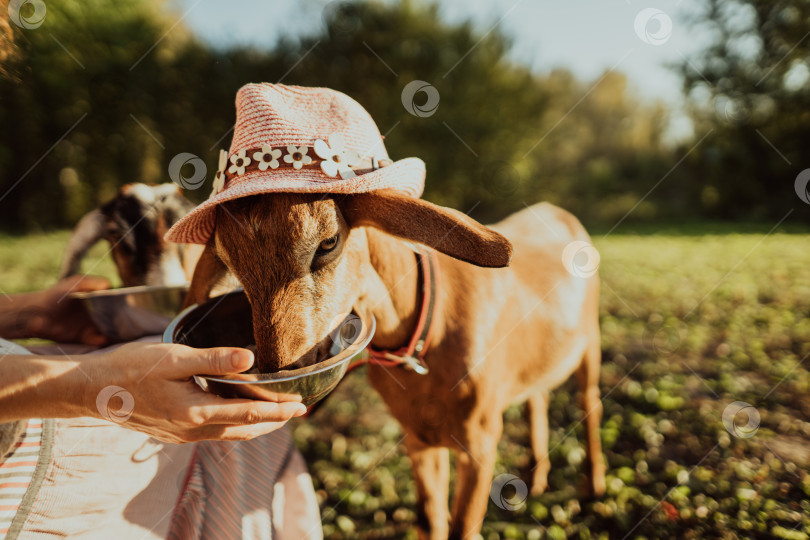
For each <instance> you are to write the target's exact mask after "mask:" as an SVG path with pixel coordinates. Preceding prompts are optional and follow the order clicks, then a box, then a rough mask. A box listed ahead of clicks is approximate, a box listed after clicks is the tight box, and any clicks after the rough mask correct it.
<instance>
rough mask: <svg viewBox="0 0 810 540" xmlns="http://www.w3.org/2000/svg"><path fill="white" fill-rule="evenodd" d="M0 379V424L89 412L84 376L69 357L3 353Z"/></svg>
mask: <svg viewBox="0 0 810 540" xmlns="http://www.w3.org/2000/svg"><path fill="white" fill-rule="evenodd" d="M0 381H1V382H2V384H0V424H2V423H6V422H13V421H16V420H23V419H26V418H71V417H77V416H87V415H89V411H88V408H87V403H86V401H87V400H86V399H85V396H84V393H85V389H86V388H87V379H86V378H85V376H84V374H83V372H82V368H81V363H80V361H75V360H72V359H70V357H55V356H36V355H33V356H32V355H13V354H10V355H7V356H5V357H2V358H0Z"/></svg>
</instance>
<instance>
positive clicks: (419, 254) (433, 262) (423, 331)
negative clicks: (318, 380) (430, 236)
mask: <svg viewBox="0 0 810 540" xmlns="http://www.w3.org/2000/svg"><path fill="white" fill-rule="evenodd" d="M414 251H415V253H416V265H417V270H418V272H419V276H418V281H419V283H421V286H422V303H421V308H420V310H419V319H418V320H417V323H416V328H415V329H414V331H413V335H412V336H411V339H410V340H409V341H408V344H407V345H405V346H404V347H401V348H399V349H395V350H391V349H377V348H374V347H372V346H369V347H368V357H367V358H363V359H360V360H358V361H357V362H354V363H353V364H351V365H350V366H349V370H351V369H354V368H355V367H358V366H361V365H363V364H365V363H369V364H377V365H380V366H402V367H404V368H407V369H410V370H411V371H414V372H416V373H418V374H420V375H425V374H427V373H428V367H427V364H425V361H424V358H425V354H427V350H428V347H429V346H430V335H431V329H432V328H433V324H432V323H433V317H434V314H435V311H436V295H437V292H438V290H439V278H440V274H439V260H438V257H437V256H436V251H435V250H433V249H430V248H428V247H425V246H419V247H418V248H416V249H415V250H414ZM347 371H348V370H347Z"/></svg>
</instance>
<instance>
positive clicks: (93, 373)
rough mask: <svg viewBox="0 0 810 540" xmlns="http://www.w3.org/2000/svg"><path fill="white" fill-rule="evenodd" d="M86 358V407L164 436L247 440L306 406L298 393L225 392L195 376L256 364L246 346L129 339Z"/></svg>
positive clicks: (170, 438)
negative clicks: (288, 397) (227, 395)
mask: <svg viewBox="0 0 810 540" xmlns="http://www.w3.org/2000/svg"><path fill="white" fill-rule="evenodd" d="M85 358H86V359H87V360H86V361H83V362H82V364H83V365H82V371H86V372H87V375H88V376H89V378H90V380H91V381H92V382H91V383H90V384H87V385H86V387H85V388H86V390H85V395H84V402H85V404H84V407H85V408H86V409H87V410H89V411H91V413H92V414H93V416H96V417H98V418H104V419H106V420H112V421H114V422H117V423H120V424H121V425H122V426H123V427H127V428H130V429H134V430H136V431H141V432H143V433H147V434H149V435H151V436H152V437H154V438H156V439H159V440H161V441H164V442H172V443H184V442H192V441H199V440H204V439H214V440H248V439H252V438H254V437H258V436H259V435H264V434H265V433H269V432H271V431H274V430H276V429H278V428H280V427H281V426H283V425H284V424H285V423H286V422H287V421H288V420H290V419H291V418H294V417H296V416H301V415H303V414H304V413H305V412H306V407H305V406H304V405H303V404H302V403H300V402H299V401H286V402H280V403H272V402H266V401H256V400H250V399H224V398H221V397H219V396H216V395H214V394H209V393H208V392H205V391H203V390H202V389H201V388H200V387H199V386H197V384H196V383H195V382H194V380H193V379H192V376H193V375H199V374H206V375H228V374H234V373H239V372H242V371H245V370H247V369H250V367H251V366H252V365H253V353H252V352H250V351H248V350H247V349H238V348H232V347H219V348H215V349H193V348H191V347H186V346H185V345H170V344H163V343H130V344H128V345H123V346H121V347H119V348H117V349H114V350H112V351H109V352H104V353H99V354H94V355H87V356H86V357H85Z"/></svg>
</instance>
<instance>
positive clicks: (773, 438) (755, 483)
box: [0, 226, 810, 539]
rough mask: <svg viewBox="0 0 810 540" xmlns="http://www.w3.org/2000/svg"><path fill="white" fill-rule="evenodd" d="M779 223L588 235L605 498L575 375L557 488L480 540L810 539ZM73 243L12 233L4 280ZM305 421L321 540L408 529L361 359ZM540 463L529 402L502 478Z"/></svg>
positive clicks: (797, 290) (388, 442)
mask: <svg viewBox="0 0 810 540" xmlns="http://www.w3.org/2000/svg"><path fill="white" fill-rule="evenodd" d="M769 228H770V227H766V228H762V227H758V226H755V227H754V228H747V229H743V230H745V231H746V233H745V234H732V233H731V231H730V230H727V229H725V228H724V227H722V226H718V227H706V228H704V229H703V231H704V232H713V233H715V234H704V235H700V234H698V233H699V232H700V229H699V228H695V229H690V228H686V229H685V230H681V231H678V230H673V229H671V228H665V229H663V230H666V231H667V233H662V232H660V230H662V229H659V231H658V232H656V231H655V230H653V229H649V230H643V231H641V230H639V231H637V232H638V233H639V234H638V235H633V234H628V232H629V231H623V234H621V235H617V234H615V233H614V234H612V235H610V236H608V237H607V238H603V237H601V236H600V235H599V234H598V233H597V234H595V235H594V238H595V243H596V246H597V247H598V248H599V250H600V252H601V255H602V265H601V268H600V272H601V275H602V282H603V289H602V339H603V351H604V362H603V368H602V379H601V381H602V383H601V387H602V394H603V397H604V409H605V414H604V420H603V423H602V440H603V444H604V450H605V455H606V458H607V461H608V466H609V470H608V493H607V495H606V496H605V497H603V498H601V499H599V500H588V499H587V498H585V497H583V496H582V492H581V491H580V490H579V488H578V486H579V485H580V484H581V482H582V480H583V466H582V464H580V463H579V461H580V460H581V457H582V455H583V454H582V453H583V450H584V446H583V441H584V433H583V430H582V427H581V425H580V424H579V422H580V420H581V419H582V413H581V412H580V411H579V409H578V407H577V406H576V404H575V401H574V399H573V396H574V395H575V392H574V390H575V385H574V384H573V381H569V382H568V383H566V384H565V385H564V386H563V387H562V388H561V389H559V390H557V391H556V392H554V393H553V394H552V402H551V406H550V423H551V444H550V446H551V448H552V449H553V450H552V451H551V461H552V470H551V473H550V476H549V481H550V489H549V491H548V492H547V493H545V494H543V495H542V496H540V497H537V498H529V499H528V500H527V501H526V502H525V504H524V505H522V506H521V507H520V508H519V509H518V510H516V511H512V512H510V511H505V510H501V509H499V508H498V507H496V506H495V505H494V504H492V503H490V505H489V509H488V512H487V520H486V523H485V526H484V530H483V533H482V534H483V536H484V538H530V539H534V538H553V539H557V538H617V539H621V538H624V537H625V536H626V535H627V537H628V538H651V539H652V538H670V537H678V538H736V537H750V538H773V537H777V538H808V534H809V533H810V475H808V473H807V470H808V468H810V358H807V357H808V355H810V318H808V314H810V249H808V247H810V235H808V234H784V233H778V234H773V235H770V236H768V237H765V233H767V232H768V230H769ZM605 232H606V231H605ZM720 233H723V234H720ZM65 238H66V235H65V234H64V233H54V234H48V235H37V236H32V237H25V238H7V237H0V287H3V288H4V289H5V290H6V291H8V292H15V291H20V290H30V289H34V288H37V287H41V286H43V285H45V284H47V283H49V282H51V281H52V279H53V276H55V273H56V269H57V267H58V260H59V256H60V254H61V249H62V245H63V242H64V240H65ZM101 247H102V246H99V247H98V248H97V249H96V250H95V251H94V252H93V253H92V254H91V256H90V257H88V261H87V263H88V264H86V265H85V270H86V269H87V268H89V266H90V264H92V261H94V260H97V257H98V256H99V255H100V254H101V253H103V252H104V249H101ZM97 268H98V269H100V270H99V271H98V273H101V274H105V275H109V272H110V271H111V270H112V266H111V264H110V262H109V261H105V262H103V263H101V264H100V265H99V266H98V267H97ZM94 273H96V270H94ZM803 359H804V362H802V360H803ZM734 401H745V402H747V403H750V404H751V405H753V406H754V407H756V409H757V410H758V412H759V414H760V417H761V421H760V426H759V429H758V431H757V432H756V433H755V434H754V436H753V437H751V438H740V437H736V436H733V435H731V434H730V433H729V432H728V431H727V430H726V429H725V427H724V426H723V422H722V414H723V410H724V409H725V408H726V406H728V405H729V404H730V403H732V402H734ZM294 432H295V438H296V441H297V443H298V446H299V448H300V449H301V450H302V452H303V453H304V455H305V457H306V459H307V462H308V463H309V467H310V471H311V473H312V476H313V480H314V482H315V487H316V490H317V495H318V498H319V500H320V501H321V505H322V517H323V521H324V532H325V537H326V538H358V537H359V538H400V537H402V536H403V535H405V536H408V537H413V533H412V532H411V527H412V525H413V522H414V520H415V514H414V501H415V493H414V485H413V481H412V480H411V476H410V464H409V461H408V459H407V457H405V454H404V451H403V448H402V446H401V445H399V444H398V442H399V441H400V439H401V438H402V432H401V430H400V428H399V426H398V425H397V423H396V422H395V421H394V420H393V419H392V418H391V417H390V416H389V415H388V413H387V412H386V409H385V406H384V405H383V403H382V401H381V399H380V398H379V396H377V395H376V393H375V392H374V391H373V390H371V388H370V386H369V384H368V382H367V380H366V379H365V377H364V369H361V370H359V371H358V372H357V373H352V374H351V375H349V376H348V377H347V378H346V380H345V381H344V382H343V383H342V385H341V387H340V388H339V389H338V390H337V391H336V392H335V394H334V395H332V396H331V397H330V398H329V400H328V401H327V403H326V405H325V406H324V407H323V408H322V409H321V410H320V411H318V413H317V414H316V415H314V416H313V418H310V419H308V420H306V421H295V423H294ZM530 467H531V460H530V451H529V430H528V424H527V422H526V420H525V410H524V408H523V407H522V406H515V407H512V408H510V409H509V410H508V411H507V412H506V422H505V429H504V437H503V439H502V441H501V444H500V453H499V461H498V464H497V470H496V474H500V473H510V474H514V475H517V476H519V477H521V478H523V479H525V480H527V482H528V479H529V477H530V476H529V470H530ZM507 495H508V494H507Z"/></svg>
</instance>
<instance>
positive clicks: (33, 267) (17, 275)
mask: <svg viewBox="0 0 810 540" xmlns="http://www.w3.org/2000/svg"><path fill="white" fill-rule="evenodd" d="M68 238H70V231H57V232H50V233H39V234H29V235H26V236H9V235H3V234H0V294H2V293H3V292H5V293H7V294H11V293H17V292H27V291H35V290H38V289H43V288H45V287H48V286H49V285H52V284H53V283H55V282H56V277H57V276H58V275H59V265H60V264H61V261H62V254H63V253H64V251H65V246H66V245H67V241H68ZM108 251H109V244H107V242H99V243H98V244H96V245H95V246H93V248H91V249H90V251H89V252H88V253H87V255H86V256H85V259H84V262H83V264H82V271H83V272H87V273H89V274H94V275H98V276H104V277H107V278H110V279H111V280H112V282H113V285H120V284H121V280H120V279H119V278H118V274H116V272H115V265H114V264H113V261H112V257H111V256H110V255H109V253H108Z"/></svg>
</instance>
